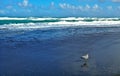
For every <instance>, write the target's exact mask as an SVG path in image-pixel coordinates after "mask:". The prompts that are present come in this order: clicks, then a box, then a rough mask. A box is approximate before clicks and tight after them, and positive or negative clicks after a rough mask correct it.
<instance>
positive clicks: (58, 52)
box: [0, 17, 120, 76]
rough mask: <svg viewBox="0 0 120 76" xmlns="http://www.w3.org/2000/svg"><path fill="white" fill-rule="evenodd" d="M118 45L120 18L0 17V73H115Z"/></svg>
mask: <svg viewBox="0 0 120 76" xmlns="http://www.w3.org/2000/svg"><path fill="white" fill-rule="evenodd" d="M119 46H120V18H89V17H85V18H82V17H77V18H76V17H68V18H35V17H29V18H15V17H14V18H11V17H0V76H119V75H120V55H119V54H120V51H119V50H120V47H119ZM86 53H88V54H89V56H90V58H89V59H88V60H87V61H84V60H82V59H81V58H80V57H81V56H82V55H84V54H86Z"/></svg>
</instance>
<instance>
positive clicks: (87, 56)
mask: <svg viewBox="0 0 120 76" xmlns="http://www.w3.org/2000/svg"><path fill="white" fill-rule="evenodd" d="M81 58H82V59H84V60H88V59H89V55H88V54H86V55H83V56H81Z"/></svg>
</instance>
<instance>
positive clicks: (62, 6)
mask: <svg viewBox="0 0 120 76" xmlns="http://www.w3.org/2000/svg"><path fill="white" fill-rule="evenodd" d="M59 6H60V8H62V9H73V10H81V11H88V10H100V9H102V8H101V7H100V6H98V5H97V4H95V5H94V6H90V5H88V4H86V5H85V6H80V5H79V6H74V5H70V4H66V3H62V4H61V3H60V4H59Z"/></svg>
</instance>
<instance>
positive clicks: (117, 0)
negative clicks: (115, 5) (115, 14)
mask: <svg viewBox="0 0 120 76" xmlns="http://www.w3.org/2000/svg"><path fill="white" fill-rule="evenodd" d="M112 2H120V0H112Z"/></svg>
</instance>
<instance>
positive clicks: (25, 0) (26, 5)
mask: <svg viewBox="0 0 120 76" xmlns="http://www.w3.org/2000/svg"><path fill="white" fill-rule="evenodd" d="M18 5H19V6H21V7H28V6H31V4H29V1H28V0H23V2H21V3H18Z"/></svg>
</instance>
